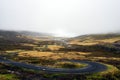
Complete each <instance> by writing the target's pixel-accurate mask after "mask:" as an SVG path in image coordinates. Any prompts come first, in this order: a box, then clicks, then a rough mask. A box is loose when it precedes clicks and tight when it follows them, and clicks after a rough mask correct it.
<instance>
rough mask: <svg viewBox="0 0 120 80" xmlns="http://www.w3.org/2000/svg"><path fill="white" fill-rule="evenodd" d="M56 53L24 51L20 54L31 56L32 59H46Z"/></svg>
mask: <svg viewBox="0 0 120 80" xmlns="http://www.w3.org/2000/svg"><path fill="white" fill-rule="evenodd" d="M52 54H54V53H52V52H38V51H24V52H20V53H19V56H24V57H25V56H26V57H28V56H31V57H44V56H50V55H52Z"/></svg>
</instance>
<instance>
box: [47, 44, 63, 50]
mask: <svg viewBox="0 0 120 80" xmlns="http://www.w3.org/2000/svg"><path fill="white" fill-rule="evenodd" d="M48 48H49V49H50V50H59V49H60V48H62V46H58V45H49V46H48Z"/></svg>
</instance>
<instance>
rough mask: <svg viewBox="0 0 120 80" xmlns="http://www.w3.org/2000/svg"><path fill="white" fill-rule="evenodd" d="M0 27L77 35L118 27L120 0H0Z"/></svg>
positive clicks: (104, 31)
mask: <svg viewBox="0 0 120 80" xmlns="http://www.w3.org/2000/svg"><path fill="white" fill-rule="evenodd" d="M0 29H4V30H27V31H36V32H45V33H54V34H55V36H76V35H83V34H93V33H109V32H119V31H120V0H0Z"/></svg>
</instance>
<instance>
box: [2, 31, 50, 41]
mask: <svg viewBox="0 0 120 80" xmlns="http://www.w3.org/2000/svg"><path fill="white" fill-rule="evenodd" d="M49 37H52V35H51V34H47V33H37V32H30V31H7V30H0V42H1V43H2V42H7V43H11V42H13V43H14V42H33V41H34V38H39V39H43V38H49Z"/></svg>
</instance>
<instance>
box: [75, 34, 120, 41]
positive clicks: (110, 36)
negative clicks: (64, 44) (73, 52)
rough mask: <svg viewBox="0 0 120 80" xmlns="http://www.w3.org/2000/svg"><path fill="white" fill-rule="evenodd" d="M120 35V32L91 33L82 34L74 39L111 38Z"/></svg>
mask: <svg viewBox="0 0 120 80" xmlns="http://www.w3.org/2000/svg"><path fill="white" fill-rule="evenodd" d="M115 37H120V33H108V34H90V35H82V36H77V37H74V39H96V40H101V39H109V38H115Z"/></svg>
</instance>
